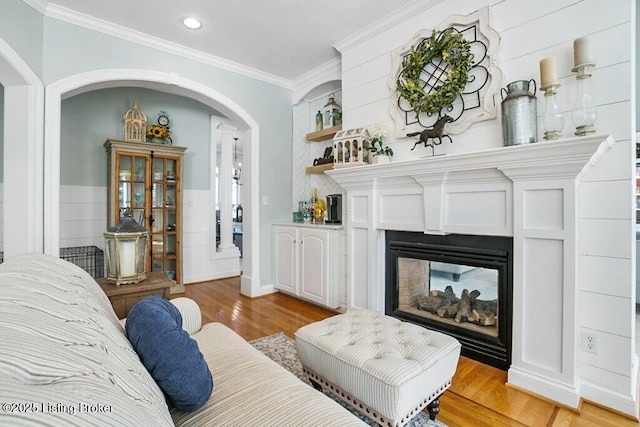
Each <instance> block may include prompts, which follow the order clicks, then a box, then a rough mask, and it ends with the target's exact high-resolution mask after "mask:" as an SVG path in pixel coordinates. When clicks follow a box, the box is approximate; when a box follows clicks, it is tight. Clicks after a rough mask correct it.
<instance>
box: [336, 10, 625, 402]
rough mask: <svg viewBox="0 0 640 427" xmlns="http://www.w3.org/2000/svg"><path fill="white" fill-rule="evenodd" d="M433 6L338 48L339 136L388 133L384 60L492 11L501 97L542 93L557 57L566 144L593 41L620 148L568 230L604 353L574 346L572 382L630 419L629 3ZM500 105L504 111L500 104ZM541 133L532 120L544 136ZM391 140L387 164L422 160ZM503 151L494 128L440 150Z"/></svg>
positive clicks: (591, 178) (595, 82) (597, 170)
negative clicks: (577, 58) (455, 19)
mask: <svg viewBox="0 0 640 427" xmlns="http://www.w3.org/2000/svg"><path fill="white" fill-rule="evenodd" d="M427 3H428V2H425V3H423V4H427ZM430 4H432V5H433V6H432V7H430V8H428V9H424V8H423V9H422V10H419V11H418V12H417V13H413V14H407V15H406V16H407V17H406V19H404V20H403V22H401V23H395V24H393V25H391V26H389V27H385V29H384V30H383V31H381V32H379V33H376V34H370V35H367V36H366V37H362V38H361V39H358V40H356V39H353V40H345V41H343V42H341V43H339V44H338V46H337V47H338V49H339V50H340V51H341V53H342V72H343V79H342V100H343V109H344V115H343V120H344V128H354V127H360V126H371V125H373V124H375V123H379V122H382V123H385V124H386V125H387V127H388V128H389V129H391V130H393V126H394V124H393V121H392V119H391V115H390V113H389V107H390V88H389V87H388V78H389V74H390V73H392V72H393V71H392V70H391V52H392V51H393V50H394V49H396V48H397V47H399V46H403V45H404V44H406V43H407V42H408V41H409V40H410V39H411V38H412V37H413V36H414V34H415V33H416V32H418V31H420V30H423V29H429V28H434V27H436V26H438V24H439V23H440V22H441V21H442V20H444V19H445V18H447V17H449V16H450V15H455V14H458V15H467V14H470V13H472V12H474V11H476V10H478V9H479V8H481V7H484V6H489V7H490V17H491V22H490V24H491V26H492V27H493V28H494V29H495V30H496V31H497V32H498V33H499V34H500V37H501V46H500V49H499V50H498V55H497V61H496V63H497V65H498V66H499V67H500V68H501V70H502V73H503V82H502V84H501V86H502V87H504V86H506V84H507V83H509V82H511V81H515V80H529V79H534V80H536V82H537V83H538V86H539V82H540V77H539V61H540V59H542V58H545V57H548V56H556V58H557V67H558V75H559V78H560V83H561V84H562V87H561V88H560V89H559V93H558V102H559V105H560V108H561V110H562V112H563V114H564V117H565V127H564V136H565V137H570V136H573V131H574V125H573V123H572V121H571V111H572V109H573V104H574V101H575V95H576V80H575V76H574V74H572V73H571V68H572V67H573V40H574V39H576V38H578V37H582V36H589V37H590V39H591V41H592V46H593V51H594V55H595V62H596V68H595V69H594V70H593V78H592V88H593V97H594V100H595V102H596V104H597V106H598V119H597V121H596V128H597V130H598V133H601V134H611V135H612V136H613V138H614V139H615V140H616V141H617V144H616V146H615V148H614V150H613V153H612V154H611V155H609V156H607V160H606V161H603V162H602V164H598V165H597V167H594V168H592V169H590V170H589V171H587V172H586V173H585V175H584V176H583V177H582V179H583V180H584V183H583V184H582V186H583V188H582V189H581V190H580V194H590V196H589V197H583V198H582V199H580V205H579V209H578V212H579V213H578V217H577V218H576V219H575V220H576V222H578V223H579V227H580V229H581V230H583V232H582V234H581V236H580V237H579V239H580V240H579V242H578V248H579V254H580V255H579V259H578V267H579V268H580V271H581V273H580V277H579V283H578V292H579V295H578V297H579V302H578V313H579V318H578V326H579V328H580V330H593V331H597V333H598V336H599V339H600V343H599V349H600V351H599V354H597V355H594V354H590V353H585V352H583V351H582V350H581V342H580V338H578V340H577V341H578V342H576V343H575V345H576V346H577V351H576V354H577V355H578V359H579V360H578V363H579V366H578V375H579V377H580V383H581V385H582V387H581V393H582V397H585V398H588V399H590V400H593V401H596V402H599V403H601V404H603V405H606V406H610V407H613V408H615V409H617V410H620V411H622V412H626V413H629V414H632V415H637V412H638V409H637V396H636V385H637V357H636V355H635V351H634V340H635V326H634V325H635V323H634V316H635V313H634V309H635V287H634V286H633V283H634V281H633V278H634V277H635V264H634V262H633V259H635V253H634V251H635V246H634V244H635V243H634V242H635V229H634V223H635V218H634V216H633V215H634V206H633V203H632V198H631V197H630V196H631V194H632V193H633V177H634V176H635V172H634V169H633V161H632V159H633V157H634V155H635V151H634V149H633V147H632V146H633V144H632V143H631V142H632V135H633V130H634V127H635V124H634V107H633V102H634V100H633V99H632V98H633V95H632V93H633V91H632V88H633V85H632V79H633V78H634V76H633V75H632V73H633V66H632V57H633V51H632V47H633V42H632V40H633V37H634V31H635V28H634V23H633V22H632V19H633V18H632V17H633V16H635V14H634V7H635V5H634V3H633V0H604V1H600V0H582V1H576V0H544V1H536V2H531V1H527V0H503V1H488V0H485V1H477V0H448V1H444V2H431V3H430ZM415 6H416V5H415V4H414V5H412V6H410V7H415ZM542 99H543V97H542V95H541V94H538V114H539V116H541V115H542V114H543V113H544V105H543V103H542ZM495 102H496V103H498V104H499V102H500V98H499V95H496V97H495ZM499 110H500V108H499V105H498V111H499ZM541 122H542V120H541V117H539V127H540V124H541ZM393 134H394V132H393V131H391V132H389V138H388V141H389V142H390V143H391V144H390V145H391V146H392V148H393V149H394V152H395V155H394V161H402V160H407V159H413V158H416V157H421V156H425V155H427V154H428V152H427V151H426V150H424V151H423V152H421V153H419V152H412V151H410V148H411V147H412V146H413V143H414V142H415V139H413V138H411V139H407V138H405V139H400V140H396V139H395V138H394V136H393ZM541 135H542V132H540V130H539V136H541ZM539 139H540V138H539ZM558 143H562V142H561V141H559V142H558ZM500 146H502V135H501V125H500V117H498V118H497V119H494V120H489V121H485V122H480V123H476V124H474V125H473V126H472V127H471V128H469V129H468V130H467V131H466V132H465V133H463V134H460V135H455V136H454V142H453V144H444V145H443V146H442V148H443V152H446V153H460V152H473V151H478V150H483V149H488V148H496V147H500ZM417 150H418V149H416V151H417ZM515 285H516V286H517V284H515ZM532 321H535V320H532ZM577 336H578V337H580V334H579V333H578V334H577ZM541 351H543V349H541Z"/></svg>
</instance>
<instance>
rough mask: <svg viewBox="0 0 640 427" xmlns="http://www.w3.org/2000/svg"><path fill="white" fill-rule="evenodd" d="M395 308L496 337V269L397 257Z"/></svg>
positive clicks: (497, 305)
mask: <svg viewBox="0 0 640 427" xmlns="http://www.w3.org/2000/svg"><path fill="white" fill-rule="evenodd" d="M397 260H398V268H397V270H396V271H397V272H398V275H399V277H398V279H397V280H398V284H399V296H398V297H399V300H398V303H399V304H398V306H399V307H398V308H399V309H400V310H402V311H404V312H408V313H412V314H414V315H417V316H420V317H424V318H427V319H431V320H432V321H437V322H443V323H447V324H450V325H456V326H457V327H460V328H464V329H468V330H472V331H476V332H479V333H482V334H486V335H490V336H493V337H497V336H498V307H499V304H498V279H499V277H498V270H495V269H491V268H485V267H474V266H470V265H463V264H453V263H446V262H437V261H430V260H425V259H416V258H409V257H398V258H397Z"/></svg>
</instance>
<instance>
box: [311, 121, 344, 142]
mask: <svg viewBox="0 0 640 427" xmlns="http://www.w3.org/2000/svg"><path fill="white" fill-rule="evenodd" d="M340 130H342V125H338V126H333V127H330V128H326V129H322V130H319V131H316V132H311V133H308V134H307V141H313V142H319V141H324V140H327V139H331V138H333V136H334V135H335V134H336V133H338V131H340Z"/></svg>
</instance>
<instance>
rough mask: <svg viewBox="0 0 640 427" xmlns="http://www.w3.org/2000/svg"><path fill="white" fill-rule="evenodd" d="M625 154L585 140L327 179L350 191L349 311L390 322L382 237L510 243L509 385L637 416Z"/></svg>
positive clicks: (599, 140) (609, 142)
mask: <svg viewBox="0 0 640 427" xmlns="http://www.w3.org/2000/svg"><path fill="white" fill-rule="evenodd" d="M627 149H629V150H630V148H629V145H628V144H622V143H619V144H616V143H615V142H614V141H613V139H612V138H611V137H610V136H590V137H583V138H570V139H565V140H561V141H553V142H539V143H535V144H528V145H520V146H511V147H503V148H496V149H491V150H486V151H482V152H475V153H464V154H453V155H445V156H439V157H431V158H424V159H419V160H412V161H405V162H395V163H394V162H391V163H389V164H383V165H367V166H361V167H353V168H343V169H336V170H333V171H328V172H327V174H328V175H330V176H331V178H333V179H334V180H335V181H336V182H337V183H338V184H340V185H341V186H342V187H343V188H344V189H345V191H346V197H345V198H344V200H345V203H344V211H345V213H344V218H343V220H344V224H345V225H346V233H347V266H348V268H347V270H348V273H347V293H346V295H347V301H346V303H347V308H348V309H358V308H368V309H373V310H376V311H379V312H384V308H385V307H384V289H385V286H384V285H385V284H384V280H385V275H384V264H385V263H384V250H385V247H384V246H385V242H384V231H385V230H405V231H421V232H424V233H427V234H449V233H460V234H476V235H499V236H512V237H513V243H514V257H513V259H514V265H513V273H514V276H513V277H514V286H513V287H514V290H513V299H514V300H513V337H512V343H513V348H512V364H511V367H510V369H509V372H508V382H509V384H510V385H512V386H515V387H518V388H521V389H525V390H528V391H530V392H533V393H536V394H539V395H541V396H544V397H546V398H549V399H552V400H554V401H557V402H559V403H561V404H563V405H566V406H569V407H571V408H578V406H579V404H580V400H581V399H582V398H585V399H588V400H590V401H594V402H596V403H599V404H602V405H605V406H608V407H611V408H613V409H615V410H618V411H621V412H623V413H627V414H629V415H632V416H636V417H637V415H638V414H637V411H638V409H637V406H638V405H637V396H636V386H637V369H638V364H637V356H636V355H635V350H634V348H635V347H634V344H633V343H634V340H635V326H634V325H635V320H634V313H635V304H634V301H635V295H634V293H635V290H634V288H633V287H632V286H631V283H632V282H631V276H632V274H633V271H634V264H633V262H632V255H633V253H632V251H633V249H632V248H633V244H634V239H635V233H634V223H635V217H634V216H633V217H632V215H634V206H633V204H632V198H631V194H632V193H631V192H632V181H633V180H632V176H631V164H628V163H629V159H630V155H629V153H627V152H626V151H625V150H627ZM605 201H606V202H605ZM612 271H616V272H617V273H615V274H613V276H614V277H615V278H617V279H622V281H621V282H620V281H619V280H617V281H616V280H611V277H612V274H611V272H612ZM612 281H616V283H615V284H612V283H611V282H612ZM596 308H597V310H596ZM594 316H595V319H594V318H593V317H594ZM608 319H613V320H608ZM584 330H589V331H596V333H597V334H598V337H599V352H598V354H597V355H596V354H590V353H586V352H584V351H582V346H581V340H582V338H581V336H582V332H583V331H584Z"/></svg>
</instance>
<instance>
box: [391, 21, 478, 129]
mask: <svg viewBox="0 0 640 427" xmlns="http://www.w3.org/2000/svg"><path fill="white" fill-rule="evenodd" d="M433 58H442V60H443V61H444V62H445V63H447V64H448V65H450V66H451V69H450V70H449V73H448V74H447V77H446V78H445V80H444V82H443V84H442V85H441V86H438V87H435V88H433V89H431V90H430V92H429V93H427V92H426V91H425V86H426V82H424V81H422V80H421V79H420V74H421V73H422V71H423V70H424V67H425V66H426V65H427V64H428V63H429V62H430V61H431V60H432V59H433ZM471 65H472V56H471V52H470V49H469V42H468V41H466V40H465V39H464V37H463V36H462V34H461V33H459V32H457V31H456V30H454V29H453V28H448V29H446V30H444V31H443V32H442V33H441V34H440V35H439V36H438V35H437V34H436V32H435V31H433V33H432V34H431V37H429V38H427V39H424V40H423V41H422V42H421V43H419V44H418V46H416V47H412V48H411V52H409V54H408V55H407V56H406V57H405V58H404V61H403V63H402V70H400V75H399V76H398V79H397V90H398V93H399V94H400V96H401V97H402V98H404V99H405V100H407V102H409V104H410V105H411V107H412V108H413V111H415V113H416V117H417V116H418V115H419V114H420V113H428V114H434V113H437V112H438V111H440V110H441V109H442V108H443V107H445V106H447V105H450V104H451V103H453V101H454V100H455V99H456V98H457V97H458V96H459V95H460V94H461V93H462V91H463V90H464V88H465V86H466V85H467V79H468V78H469V70H470V69H471Z"/></svg>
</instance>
